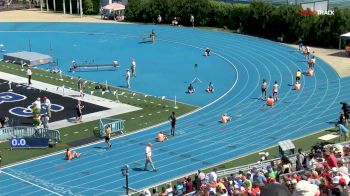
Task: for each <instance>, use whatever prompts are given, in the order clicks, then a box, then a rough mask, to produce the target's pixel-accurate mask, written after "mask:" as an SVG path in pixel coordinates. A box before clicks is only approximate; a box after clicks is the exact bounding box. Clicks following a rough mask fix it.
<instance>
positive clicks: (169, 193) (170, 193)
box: [166, 183, 174, 196]
mask: <svg viewBox="0 0 350 196" xmlns="http://www.w3.org/2000/svg"><path fill="white" fill-rule="evenodd" d="M166 187H167V189H166V193H167V196H173V193H174V191H173V188H172V187H171V184H170V183H168V184H167V185H166Z"/></svg>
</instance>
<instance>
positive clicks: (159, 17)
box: [157, 15, 162, 23]
mask: <svg viewBox="0 0 350 196" xmlns="http://www.w3.org/2000/svg"><path fill="white" fill-rule="evenodd" d="M157 22H158V23H161V22H162V17H161V16H160V15H158V18H157Z"/></svg>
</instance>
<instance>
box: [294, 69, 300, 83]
mask: <svg viewBox="0 0 350 196" xmlns="http://www.w3.org/2000/svg"><path fill="white" fill-rule="evenodd" d="M300 77H301V71H300V69H298V71H297V72H296V74H295V81H296V82H297V83H300Z"/></svg>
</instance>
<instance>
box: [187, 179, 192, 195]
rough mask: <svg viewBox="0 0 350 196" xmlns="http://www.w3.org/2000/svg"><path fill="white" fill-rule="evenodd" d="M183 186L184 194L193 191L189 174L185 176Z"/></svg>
mask: <svg viewBox="0 0 350 196" xmlns="http://www.w3.org/2000/svg"><path fill="white" fill-rule="evenodd" d="M185 187H186V192H185V193H186V194H187V193H191V192H193V183H192V179H191V177H190V176H188V177H187V178H186V182H185Z"/></svg>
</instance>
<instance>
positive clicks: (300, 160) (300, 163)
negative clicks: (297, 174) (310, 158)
mask: <svg viewBox="0 0 350 196" xmlns="http://www.w3.org/2000/svg"><path fill="white" fill-rule="evenodd" d="M302 151H303V149H301V148H299V149H298V153H297V157H296V158H297V160H296V167H295V170H296V171H299V170H302V169H304V167H305V163H306V157H305V154H304V153H303V152H302Z"/></svg>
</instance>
